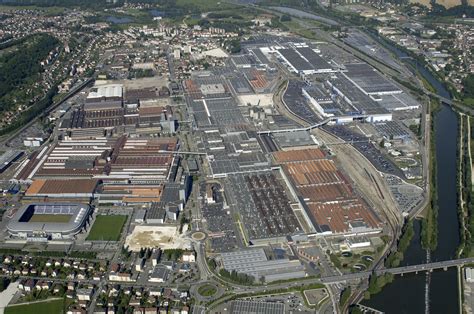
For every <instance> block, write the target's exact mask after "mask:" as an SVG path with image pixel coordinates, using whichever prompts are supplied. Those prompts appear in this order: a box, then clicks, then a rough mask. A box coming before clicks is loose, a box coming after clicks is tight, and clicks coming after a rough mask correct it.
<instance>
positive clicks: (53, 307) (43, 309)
mask: <svg viewBox="0 0 474 314" xmlns="http://www.w3.org/2000/svg"><path fill="white" fill-rule="evenodd" d="M37 313H48V314H62V313H64V300H62V299H61V300H52V301H43V302H35V303H31V304H25V305H17V306H8V307H7V308H5V314H37Z"/></svg>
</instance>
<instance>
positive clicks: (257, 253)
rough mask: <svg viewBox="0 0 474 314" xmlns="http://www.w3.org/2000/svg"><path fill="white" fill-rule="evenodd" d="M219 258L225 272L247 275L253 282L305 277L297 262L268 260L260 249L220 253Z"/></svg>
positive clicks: (284, 259) (283, 259)
mask: <svg viewBox="0 0 474 314" xmlns="http://www.w3.org/2000/svg"><path fill="white" fill-rule="evenodd" d="M220 257H221V259H222V264H223V266H224V269H226V270H227V271H229V272H232V271H236V272H237V273H240V274H247V275H249V276H253V277H254V278H255V280H260V279H261V278H262V277H263V278H264V279H265V281H266V282H271V281H277V280H286V279H294V278H303V277H305V276H306V272H305V271H304V266H303V265H302V264H301V262H300V261H299V260H289V259H288V258H281V259H273V260H270V259H268V257H267V255H266V254H265V251H264V249H262V248H259V249H244V250H239V251H236V252H228V253H221V254H220Z"/></svg>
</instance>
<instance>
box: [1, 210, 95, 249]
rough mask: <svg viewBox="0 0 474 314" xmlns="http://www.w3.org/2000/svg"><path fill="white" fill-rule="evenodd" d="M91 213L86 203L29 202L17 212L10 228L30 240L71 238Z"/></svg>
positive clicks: (19, 236)
mask: <svg viewBox="0 0 474 314" xmlns="http://www.w3.org/2000/svg"><path fill="white" fill-rule="evenodd" d="M90 212H91V210H90V207H89V206H88V205H84V204H76V203H36V204H35V203H33V204H28V205H25V206H24V207H22V208H21V209H20V210H19V211H17V212H16V214H15V215H14V216H13V218H12V219H11V220H10V222H9V223H8V225H7V230H8V233H9V234H10V235H11V236H12V237H14V238H20V239H25V240H27V241H47V240H62V239H71V238H73V237H74V235H76V234H78V233H79V232H81V230H82V228H83V227H84V225H85V224H86V222H87V220H88V219H89V216H90Z"/></svg>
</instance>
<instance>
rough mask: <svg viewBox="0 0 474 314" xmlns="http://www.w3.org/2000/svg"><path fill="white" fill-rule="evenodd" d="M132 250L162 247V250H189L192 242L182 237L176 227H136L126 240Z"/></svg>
mask: <svg viewBox="0 0 474 314" xmlns="http://www.w3.org/2000/svg"><path fill="white" fill-rule="evenodd" d="M125 245H128V247H129V248H130V250H132V251H139V250H140V248H154V247H160V248H162V249H188V248H190V247H191V242H190V240H189V239H188V238H186V237H185V236H183V235H180V234H179V232H178V229H177V228H176V227H174V226H136V227H135V229H134V230H133V232H132V233H131V234H130V235H129V236H128V237H127V239H126V240H125Z"/></svg>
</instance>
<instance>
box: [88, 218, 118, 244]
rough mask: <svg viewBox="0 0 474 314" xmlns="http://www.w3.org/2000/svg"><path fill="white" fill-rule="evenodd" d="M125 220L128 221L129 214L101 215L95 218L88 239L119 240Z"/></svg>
mask: <svg viewBox="0 0 474 314" xmlns="http://www.w3.org/2000/svg"><path fill="white" fill-rule="evenodd" d="M125 221H127V216H125V215H112V216H105V215H99V216H97V218H96V219H95V222H94V225H92V229H91V231H90V232H89V235H88V236H87V238H86V240H90V241H118V240H119V239H120V234H121V233H122V228H123V225H124V224H125Z"/></svg>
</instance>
